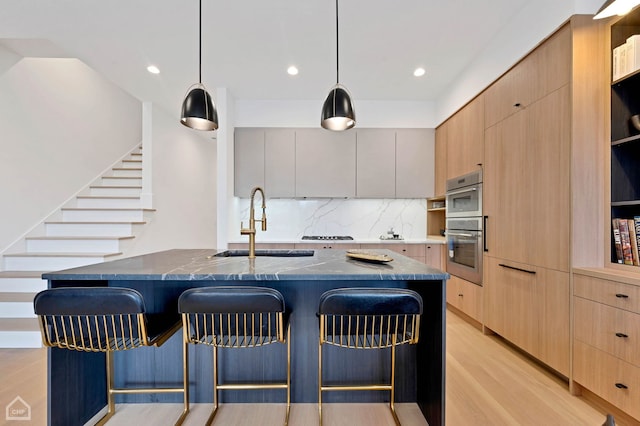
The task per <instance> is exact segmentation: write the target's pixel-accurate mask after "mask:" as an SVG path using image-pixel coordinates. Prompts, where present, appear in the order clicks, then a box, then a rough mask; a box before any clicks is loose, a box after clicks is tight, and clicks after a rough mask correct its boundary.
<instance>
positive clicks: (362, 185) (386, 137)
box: [356, 129, 396, 198]
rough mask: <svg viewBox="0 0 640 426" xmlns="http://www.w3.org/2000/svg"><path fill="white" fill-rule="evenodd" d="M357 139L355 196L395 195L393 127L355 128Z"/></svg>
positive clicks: (391, 196) (394, 134)
mask: <svg viewBox="0 0 640 426" xmlns="http://www.w3.org/2000/svg"><path fill="white" fill-rule="evenodd" d="M356 142H357V145H356V146H357V170H356V175H357V176H356V196H357V197H358V198H395V196H396V132H395V130H393V129H358V130H356Z"/></svg>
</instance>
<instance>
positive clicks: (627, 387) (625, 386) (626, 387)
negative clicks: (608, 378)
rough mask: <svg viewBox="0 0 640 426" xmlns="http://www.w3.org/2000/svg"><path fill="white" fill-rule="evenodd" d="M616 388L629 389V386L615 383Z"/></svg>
mask: <svg viewBox="0 0 640 426" xmlns="http://www.w3.org/2000/svg"><path fill="white" fill-rule="evenodd" d="M616 387H617V388H618V389H629V386H627V385H625V384H624V383H616Z"/></svg>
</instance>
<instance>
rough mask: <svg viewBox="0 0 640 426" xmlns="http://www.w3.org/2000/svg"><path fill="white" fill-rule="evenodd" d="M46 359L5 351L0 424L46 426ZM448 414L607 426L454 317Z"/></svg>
mask: <svg viewBox="0 0 640 426" xmlns="http://www.w3.org/2000/svg"><path fill="white" fill-rule="evenodd" d="M45 354H46V351H45V350H44V349H2V350H0V383H2V385H1V388H0V409H1V410H0V416H1V417H0V424H9V425H10V424H15V425H20V426H21V425H27V424H32V425H44V424H46V420H45V419H46V384H45V371H46V355H45ZM17 396H20V397H22V399H23V400H25V402H27V403H28V404H30V405H31V409H32V412H31V418H32V420H31V422H26V421H23V422H17V421H13V422H5V407H6V406H7V404H9V403H10V402H11V401H12V400H13V399H14V398H15V397H17ZM446 407H447V412H446V418H447V425H450V426H467V425H469V426H475V425H483V426H484V425H532V426H538V425H563V426H565V425H576V426H583V425H584V426H587V425H590V426H600V425H602V423H603V421H604V417H605V414H604V412H603V411H600V410H599V409H597V408H594V407H593V406H591V405H589V404H588V403H586V402H585V401H584V400H583V399H581V398H578V397H574V396H571V395H570V394H569V392H568V387H567V384H566V383H565V382H563V381H562V380H560V379H558V378H557V377H555V376H553V375H551V374H549V373H548V372H547V371H546V370H545V369H543V368H541V367H540V366H538V365H536V364H535V363H532V362H531V361H530V360H528V359H527V358H526V357H525V356H524V355H522V354H520V353H519V352H518V351H515V350H514V349H512V348H510V347H509V346H508V345H506V344H505V343H504V342H503V341H502V340H501V339H500V338H498V337H495V336H484V335H482V333H481V332H480V331H479V330H477V329H475V328H474V327H472V326H471V325H469V324H467V323H466V322H465V321H463V320H462V319H461V318H459V317H458V316H456V315H455V314H452V313H447V390H446ZM180 410H181V405H180V404H175V405H174V404H162V405H154V404H128V405H119V406H118V408H117V412H116V415H115V416H114V418H113V419H112V420H111V421H110V422H109V424H110V425H113V426H115V425H131V424H145V425H147V424H153V425H161V424H172V422H173V420H174V419H175V418H177V416H178V415H179V413H180ZM209 410H210V406H209V405H207V404H194V405H193V406H192V412H191V413H190V414H189V416H188V417H187V421H186V422H185V425H199V424H203V423H204V420H205V419H206V418H207V416H208V414H209ZM397 410H398V416H399V417H400V421H401V422H402V423H403V425H406V426H419V425H420V426H422V425H425V424H426V422H425V421H424V420H423V419H422V418H421V416H420V412H419V410H418V408H417V406H416V405H415V404H398V405H397ZM283 416H284V405H281V404H253V405H248V404H247V405H245V404H229V405H226V406H225V405H222V406H221V410H220V412H219V414H218V416H217V417H216V424H219V425H234V426H235V425H252V426H253V425H272V424H273V425H280V424H282V420H283ZM317 416H318V414H317V406H316V405H315V404H294V405H293V406H292V410H291V419H290V424H291V425H292V426H295V425H315V424H317V421H318V417H317ZM323 417H324V419H325V424H326V425H332V426H334V425H335V426H338V425H348V426H357V425H363V426H364V425H366V426H378V425H379V426H383V425H392V424H393V420H392V418H391V415H390V414H389V413H388V411H387V408H386V405H383V404H327V405H325V406H324V410H323ZM618 424H619V425H622V423H618Z"/></svg>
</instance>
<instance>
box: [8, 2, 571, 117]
mask: <svg viewBox="0 0 640 426" xmlns="http://www.w3.org/2000/svg"><path fill="white" fill-rule="evenodd" d="M556 1H558V2H564V1H568V0H556ZM532 3H536V0H483V1H478V0H440V1H429V0H401V1H382V0H342V1H341V2H340V81H341V83H343V84H344V85H345V86H346V87H347V88H348V89H349V91H350V92H351V93H352V96H353V97H354V99H361V100H378V101H386V100H408V101H411V100H417V101H434V100H437V99H438V98H439V97H440V96H442V94H443V93H444V92H445V91H446V90H447V88H448V86H449V85H450V84H451V83H452V82H453V81H455V79H456V77H457V76H459V75H460V74H461V73H462V72H463V71H464V70H465V67H467V66H469V64H470V63H472V62H473V61H474V60H475V59H476V56H477V55H478V54H479V53H480V52H482V50H483V48H485V46H487V45H488V44H490V43H491V41H492V39H493V38H494V37H496V35H497V34H498V33H499V32H500V30H501V29H503V28H504V27H505V26H506V25H507V24H508V23H509V22H510V20H511V19H513V17H514V16H516V15H517V14H518V13H519V12H521V11H522V9H523V8H524V7H525V6H527V5H531V4H532ZM202 8H203V30H202V36H203V40H202V46H203V52H202V55H203V65H202V74H203V83H204V84H205V85H206V86H207V87H208V88H209V89H210V90H212V89H215V88H217V87H224V88H227V89H228V91H229V93H230V94H231V95H232V96H233V97H234V98H235V99H237V100H322V99H323V98H324V97H325V96H326V94H327V93H328V90H329V88H330V87H331V86H332V85H333V84H334V83H335V79H336V74H335V67H336V64H335V59H336V58H335V55H336V50H335V2H334V1H332V0H272V1H263V0H228V1H213V0H203V6H202ZM0 43H2V44H4V45H5V46H6V47H8V48H9V49H11V50H14V51H16V52H17V53H18V54H20V55H22V56H44V57H47V56H50V57H65V56H66V57H77V58H79V59H81V60H82V61H84V62H85V63H87V64H88V65H89V66H91V67H92V68H94V69H95V70H96V71H98V72H100V73H101V74H103V75H105V76H106V77H107V78H109V79H111V80H112V81H114V82H115V83H116V84H118V85H119V86H121V87H123V88H124V89H125V90H127V91H128V92H130V93H131V94H133V95H134V96H136V97H138V98H139V99H141V100H147V101H153V102H156V103H159V104H161V105H163V106H165V107H166V108H168V109H172V110H175V109H176V108H177V107H176V105H179V104H180V103H181V101H182V98H183V96H184V94H185V93H186V91H187V89H188V88H189V86H190V85H191V84H193V83H195V82H197V80H198V1H197V0H133V1H131V0H110V1H99V2H98V1H95V0H57V1H50V0H49V1H45V0H19V1H16V0H0ZM150 64H155V65H156V66H158V67H159V68H160V70H161V73H160V74H159V75H152V74H149V73H148V72H147V71H146V67H147V66H148V65H150ZM289 65H296V66H297V67H298V68H299V69H300V73H299V74H298V75H297V76H295V77H291V76H289V75H288V74H287V73H286V69H287V67H288V66H289ZM418 66H421V67H424V68H425V69H426V70H427V73H426V75H425V76H424V77H422V78H416V77H413V75H412V73H413V70H414V69H415V68H416V67H418ZM212 91H213V92H215V90H212Z"/></svg>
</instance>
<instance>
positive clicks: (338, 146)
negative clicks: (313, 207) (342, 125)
mask: <svg viewBox="0 0 640 426" xmlns="http://www.w3.org/2000/svg"><path fill="white" fill-rule="evenodd" d="M355 195H356V133H355V131H354V130H347V131H344V132H331V131H328V130H325V129H297V130H296V197H335V198H342V197H344V198H348V197H355Z"/></svg>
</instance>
